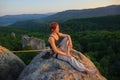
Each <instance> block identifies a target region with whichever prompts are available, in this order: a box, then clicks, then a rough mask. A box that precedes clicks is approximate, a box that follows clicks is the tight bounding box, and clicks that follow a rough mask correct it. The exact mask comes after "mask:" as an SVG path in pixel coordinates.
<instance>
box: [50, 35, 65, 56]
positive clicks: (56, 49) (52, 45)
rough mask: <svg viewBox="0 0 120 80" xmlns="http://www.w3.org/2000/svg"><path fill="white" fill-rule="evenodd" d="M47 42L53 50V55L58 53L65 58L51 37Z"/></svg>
mask: <svg viewBox="0 0 120 80" xmlns="http://www.w3.org/2000/svg"><path fill="white" fill-rule="evenodd" d="M48 41H49V43H50V45H51V47H52V49H53V51H54V52H55V53H58V54H61V55H64V56H67V55H66V53H65V52H62V51H60V50H59V49H58V48H57V47H56V45H55V41H54V39H53V38H52V37H50V38H49V40H48Z"/></svg>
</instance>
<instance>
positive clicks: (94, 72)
mask: <svg viewBox="0 0 120 80" xmlns="http://www.w3.org/2000/svg"><path fill="white" fill-rule="evenodd" d="M87 73H88V74H97V70H87Z"/></svg>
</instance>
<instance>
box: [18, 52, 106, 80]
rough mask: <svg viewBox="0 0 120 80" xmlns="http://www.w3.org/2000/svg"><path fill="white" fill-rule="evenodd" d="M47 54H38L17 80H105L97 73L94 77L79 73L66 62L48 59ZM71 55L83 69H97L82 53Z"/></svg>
mask: <svg viewBox="0 0 120 80" xmlns="http://www.w3.org/2000/svg"><path fill="white" fill-rule="evenodd" d="M48 53H49V51H44V52H41V53H39V54H38V55H37V56H36V57H35V58H34V59H33V60H32V62H31V63H30V64H29V65H28V66H27V67H26V68H25V69H24V70H23V72H22V73H21V75H20V76H19V78H18V80H106V79H105V78H104V77H103V76H102V75H101V74H100V73H99V71H98V73H97V74H96V75H93V74H85V73H82V72H79V71H77V70H75V69H74V68H73V67H72V66H71V65H70V64H68V63H67V62H64V61H61V60H59V59H56V58H52V57H50V56H49V55H48ZM71 53H72V55H73V56H74V57H75V58H76V59H77V60H78V61H80V62H82V63H83V64H84V65H85V67H87V68H89V69H97V68H96V67H95V65H94V64H93V63H92V62H91V61H90V59H89V58H87V57H86V56H84V55H83V54H82V53H80V52H78V51H76V50H71Z"/></svg>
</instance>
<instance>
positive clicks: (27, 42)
mask: <svg viewBox="0 0 120 80" xmlns="http://www.w3.org/2000/svg"><path fill="white" fill-rule="evenodd" d="M22 46H23V47H25V46H31V48H32V49H40V50H41V49H45V41H44V40H42V39H39V38H35V37H29V36H27V35H23V36H22Z"/></svg>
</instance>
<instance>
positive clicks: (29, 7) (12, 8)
mask: <svg viewBox="0 0 120 80" xmlns="http://www.w3.org/2000/svg"><path fill="white" fill-rule="evenodd" d="M108 5H120V0H0V16H2V15H15V14H40V13H49V12H59V11H64V10H68V9H86V8H96V7H102V6H108Z"/></svg>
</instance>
